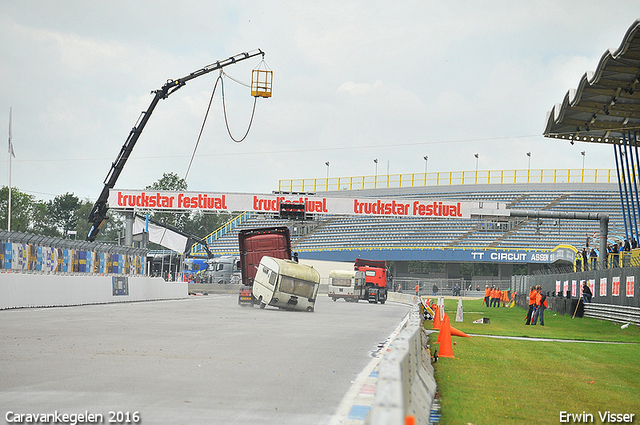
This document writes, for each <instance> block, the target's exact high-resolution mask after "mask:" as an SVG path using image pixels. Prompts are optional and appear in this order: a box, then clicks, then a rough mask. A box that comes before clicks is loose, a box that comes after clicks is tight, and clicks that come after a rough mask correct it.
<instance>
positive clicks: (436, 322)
mask: <svg viewBox="0 0 640 425" xmlns="http://www.w3.org/2000/svg"><path fill="white" fill-rule="evenodd" d="M433 314H434V315H435V317H434V318H433V329H440V325H441V320H440V306H438V305H437V304H436V307H435V309H434V310H433Z"/></svg>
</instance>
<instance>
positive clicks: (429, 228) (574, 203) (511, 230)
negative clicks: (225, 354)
mask: <svg viewBox="0 0 640 425" xmlns="http://www.w3.org/2000/svg"><path fill="white" fill-rule="evenodd" d="M327 194H331V195H336V194H339V196H345V195H346V193H345V191H339V192H327ZM358 196H367V191H366V190H360V191H358ZM371 196H393V197H396V198H399V197H409V198H427V199H428V198H433V199H452V200H459V201H479V200H480V201H500V202H505V203H506V204H507V206H508V208H509V209H518V210H544V211H558V212H585V211H588V212H594V213H605V214H608V215H609V217H610V219H609V239H610V240H620V238H624V223H623V221H622V209H621V205H620V198H619V192H618V187H617V185H616V184H611V183H590V184H579V183H560V184H555V183H542V184H528V185H521V184H500V185H473V186H470V185H460V186H448V187H446V188H443V187H439V188H438V190H437V191H431V188H430V187H424V188H421V192H419V191H416V190H415V189H412V190H406V189H402V188H391V189H375V190H372V191H371ZM511 220H512V222H510V223H504V222H498V221H497V220H496V221H492V220H491V219H479V218H473V219H446V218H429V219H423V218H386V217H347V216H335V217H334V216H320V217H315V219H314V220H313V225H312V226H311V230H310V231H308V232H302V233H300V232H297V231H296V229H293V228H292V243H293V246H294V249H295V250H296V251H298V252H300V253H301V256H303V254H302V253H304V252H305V251H315V252H317V251H323V250H326V251H331V250H341V249H349V250H353V249H387V250H401V249H403V250H405V249H426V248H473V249H484V248H486V249H489V248H507V249H513V248H527V249H553V248H555V247H556V246H558V245H572V246H574V247H576V248H577V249H582V248H583V247H584V246H585V244H586V239H587V235H588V236H589V237H591V238H593V235H594V233H595V234H597V233H598V232H599V222H598V221H593V220H592V221H589V220H557V219H529V220H525V219H522V218H511ZM507 224H508V225H507ZM281 225H288V226H289V227H295V226H299V225H296V224H292V222H289V221H287V220H280V219H277V218H274V217H269V216H265V215H255V216H253V217H252V218H250V219H248V220H247V221H246V222H244V223H243V224H241V225H238V226H237V227H236V228H235V229H233V230H232V231H229V232H228V233H226V234H224V235H223V236H219V237H218V238H217V239H215V240H208V244H209V248H210V250H211V251H212V252H213V253H214V254H216V255H226V254H231V253H236V252H237V250H238V243H237V233H238V231H240V230H241V229H243V228H253V227H266V226H281ZM299 233H300V234H299ZM591 244H592V246H595V245H597V241H593V239H592V242H591Z"/></svg>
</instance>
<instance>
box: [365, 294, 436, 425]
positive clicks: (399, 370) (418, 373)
mask: <svg viewBox="0 0 640 425" xmlns="http://www.w3.org/2000/svg"><path fill="white" fill-rule="evenodd" d="M388 300H389V301H396V302H402V303H408V304H411V310H410V312H409V318H408V320H407V323H406V326H405V327H404V329H403V330H402V331H400V333H399V334H398V336H397V337H396V338H395V339H394V340H393V341H392V343H391V345H390V348H389V351H388V352H387V353H386V354H385V355H384V356H383V357H382V359H381V360H380V366H379V368H378V382H377V384H376V395H375V398H374V402H373V405H372V406H371V410H370V411H369V414H368V415H367V419H366V421H365V423H366V424H369V425H390V424H391V425H395V424H397V425H402V424H404V423H405V417H406V416H414V417H415V419H416V424H427V423H429V416H430V414H431V406H432V404H433V399H434V397H435V394H436V381H435V379H434V377H433V367H432V366H431V359H430V357H429V354H428V353H427V350H426V342H427V334H426V332H425V330H424V328H423V326H422V317H421V311H420V305H419V301H418V298H417V297H415V296H413V295H405V294H398V293H389V296H388Z"/></svg>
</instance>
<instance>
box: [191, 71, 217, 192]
mask: <svg viewBox="0 0 640 425" xmlns="http://www.w3.org/2000/svg"><path fill="white" fill-rule="evenodd" d="M221 78H222V76H219V77H218V78H217V79H216V83H215V84H214V85H213V91H212V92H211V98H210V99H209V106H207V112H206V113H205V114H204V119H203V120H202V126H201V127H200V134H198V140H196V145H195V146H194V148H193V153H192V154H191V159H190V160H189V166H188V167H187V172H186V173H185V174H184V180H185V181H186V180H187V176H188V175H189V171H190V170H191V164H193V158H194V157H195V156H196V151H197V150H198V145H199V144H200V138H201V137H202V132H203V131H204V124H205V123H206V122H207V117H208V116H209V111H210V110H211V104H212V103H213V96H214V95H215V94H216V87H218V81H220V79H221Z"/></svg>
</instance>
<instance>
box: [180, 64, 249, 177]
mask: <svg viewBox="0 0 640 425" xmlns="http://www.w3.org/2000/svg"><path fill="white" fill-rule="evenodd" d="M223 75H226V76H227V78H229V79H231V80H233V81H235V82H237V83H238V84H242V85H243V86H246V87H250V86H249V85H248V84H245V83H242V82H240V81H238V80H236V79H235V78H231V77H230V76H229V75H228V74H226V73H224V72H222V70H221V71H220V75H219V76H218V78H217V79H216V82H215V84H214V85H213V91H212V92H211V98H210V99H209V105H208V106H207V112H206V113H205V114H204V119H203V120H202V126H201V127H200V133H199V134H198V139H197V140H196V145H195V147H194V148H193V153H192V154H191V159H190V160H189V166H188V167H187V172H186V173H185V175H184V180H185V181H186V180H187V176H188V175H189V171H190V170H191V165H192V164H193V158H195V156H196V151H197V150H198V145H199V144H200V138H201V137H202V132H203V131H204V125H205V123H206V122H207V118H208V117H209V111H210V110H211V104H212V103H213V97H214V95H215V94H216V88H217V87H218V81H220V86H221V87H222V109H223V110H224V122H225V125H226V127H227V133H229V137H230V138H231V140H233V141H234V142H236V143H240V142H242V141H243V140H244V139H246V138H247V136H248V135H249V130H251V125H252V124H253V117H254V115H255V112H256V103H257V100H258V97H257V96H255V97H254V99H253V110H252V111H251V120H250V121H249V126H248V127H247V131H246V132H245V133H244V136H242V138H241V139H239V140H237V139H235V138H234V137H233V135H232V134H231V129H230V128H229V121H228V120H227V107H226V103H225V101H224V80H223V79H222V76H223Z"/></svg>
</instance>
